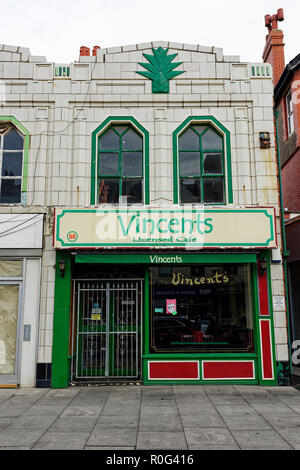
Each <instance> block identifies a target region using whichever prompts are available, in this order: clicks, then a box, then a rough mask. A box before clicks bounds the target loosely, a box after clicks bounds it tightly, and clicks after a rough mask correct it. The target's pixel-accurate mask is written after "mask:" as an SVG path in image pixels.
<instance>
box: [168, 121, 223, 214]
mask: <svg viewBox="0 0 300 470" xmlns="http://www.w3.org/2000/svg"><path fill="white" fill-rule="evenodd" d="M173 145H174V202H175V203H178V202H179V203H181V204H204V205H209V204H210V205H212V204H214V205H215V204H226V203H227V202H229V203H230V202H232V185H231V160H230V135H229V132H228V131H227V130H226V129H225V128H224V127H223V126H222V125H221V124H220V123H218V121H217V120H216V119H214V118H213V117H206V118H204V117H198V118H197V117H191V118H188V119H187V120H186V121H185V122H184V123H183V124H182V125H181V126H179V128H178V129H176V131H175V132H174V134H173Z"/></svg>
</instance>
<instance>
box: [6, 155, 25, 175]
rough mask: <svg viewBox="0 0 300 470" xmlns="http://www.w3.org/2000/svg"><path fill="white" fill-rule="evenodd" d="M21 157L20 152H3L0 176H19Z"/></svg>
mask: <svg viewBox="0 0 300 470" xmlns="http://www.w3.org/2000/svg"><path fill="white" fill-rule="evenodd" d="M22 157H23V153H22V152H10V153H8V152H3V156H2V176H21V175H22Z"/></svg>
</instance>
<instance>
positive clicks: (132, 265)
mask: <svg viewBox="0 0 300 470" xmlns="http://www.w3.org/2000/svg"><path fill="white" fill-rule="evenodd" d="M54 246H55V248H56V250H57V252H56V254H57V263H56V265H57V268H56V287H55V312H54V330H53V362H52V371H53V372H52V386H53V387H66V386H68V384H69V383H70V382H74V383H78V382H81V383H92V382H95V381H96V382H98V381H99V382H104V381H106V382H111V381H118V382H119V381H130V382H134V381H139V382H141V383H143V384H148V385H151V384H201V383H235V384H239V383H241V384H261V385H274V384H276V383H277V378H276V361H275V344H274V329H273V311H272V294H271V279H270V266H271V250H272V249H275V248H276V247H277V242H276V235H275V215H274V209H272V208H259V209H258V208H253V209H250V208H239V209H224V208H222V209H197V208H192V207H191V208H189V209H187V208H185V209H184V211H183V210H181V209H180V208H179V207H178V206H177V207H172V208H171V209H166V208H147V207H145V208H140V209H128V208H126V207H124V208H118V209H114V208H111V209H105V210H99V209H82V210H79V209H58V210H56V215H55V235H54Z"/></svg>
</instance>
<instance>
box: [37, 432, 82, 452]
mask: <svg viewBox="0 0 300 470" xmlns="http://www.w3.org/2000/svg"><path fill="white" fill-rule="evenodd" d="M88 438H89V433H88V432H71V433H70V432H46V433H45V434H44V435H43V436H42V437H41V439H40V440H39V441H38V442H37V443H36V444H35V445H34V446H33V447H32V449H33V450H82V449H83V448H84V446H85V444H86V441H87V440H88Z"/></svg>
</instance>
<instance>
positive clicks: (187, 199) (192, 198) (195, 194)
mask: <svg viewBox="0 0 300 470" xmlns="http://www.w3.org/2000/svg"><path fill="white" fill-rule="evenodd" d="M180 201H181V202H182V203H199V202H201V190H200V179H186V180H181V181H180Z"/></svg>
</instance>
